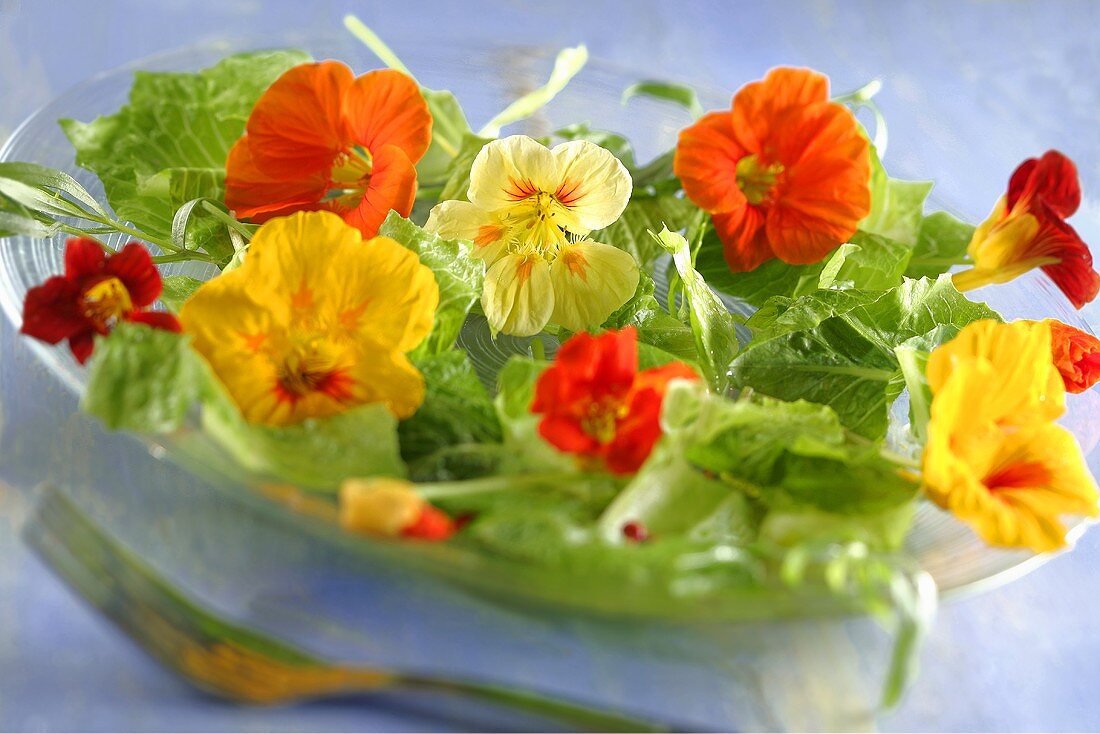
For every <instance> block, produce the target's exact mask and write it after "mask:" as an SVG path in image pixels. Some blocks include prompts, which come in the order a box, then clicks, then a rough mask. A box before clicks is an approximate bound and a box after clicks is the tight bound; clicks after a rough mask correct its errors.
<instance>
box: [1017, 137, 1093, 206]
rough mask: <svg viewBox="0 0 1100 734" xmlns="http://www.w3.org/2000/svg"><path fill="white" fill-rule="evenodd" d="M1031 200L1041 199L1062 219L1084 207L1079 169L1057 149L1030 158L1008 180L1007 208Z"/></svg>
mask: <svg viewBox="0 0 1100 734" xmlns="http://www.w3.org/2000/svg"><path fill="white" fill-rule="evenodd" d="M1028 197H1035V198H1037V199H1040V200H1041V201H1042V202H1043V203H1044V204H1046V205H1047V206H1048V207H1050V210H1051V211H1052V212H1054V214H1055V215H1056V216H1057V217H1059V218H1060V219H1065V218H1066V217H1069V216H1071V215H1072V214H1073V213H1074V212H1076V211H1077V208H1078V207H1079V206H1080V205H1081V184H1080V182H1079V181H1078V179H1077V166H1075V165H1074V164H1073V161H1071V160H1070V159H1069V158H1067V157H1066V156H1064V155H1062V154H1061V153H1059V152H1058V151H1056V150H1048V151H1047V152H1046V153H1044V154H1043V157H1042V158H1028V159H1027V160H1026V161H1024V162H1023V163H1021V164H1020V165H1019V166H1018V167H1017V168H1016V170H1015V171H1013V173H1012V178H1011V179H1009V182H1008V209H1009V210H1011V209H1012V208H1013V207H1014V206H1016V202H1017V201H1019V200H1020V199H1024V198H1028Z"/></svg>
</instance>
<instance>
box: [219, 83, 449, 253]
mask: <svg viewBox="0 0 1100 734" xmlns="http://www.w3.org/2000/svg"><path fill="white" fill-rule="evenodd" d="M245 130H246V132H245V135H244V136H242V137H241V139H240V140H238V141H237V142H236V144H235V145H234V146H233V148H232V150H230V151H229V159H228V161H227V162H226V180H225V203H226V206H228V207H229V208H230V209H232V210H234V211H235V212H236V214H237V216H238V217H241V218H242V219H251V220H252V221H254V222H266V221H267V220H268V219H271V218H272V217H277V216H283V215H286V214H290V213H292V212H297V211H312V210H320V209H324V210H329V211H334V212H336V213H337V214H339V215H340V216H341V217H343V218H344V221H346V222H347V223H348V224H350V225H352V226H353V227H356V228H357V229H358V230H359V231H360V232H361V233H362V234H363V236H364V237H373V236H374V235H376V234H377V233H378V227H379V225H381V224H382V221H383V220H384V219H385V218H386V215H387V214H389V212H390V210H391V209H392V210H394V211H396V212H397V213H398V214H401V215H402V216H408V215H409V212H411V211H412V206H413V200H414V198H415V197H416V163H417V161H419V160H420V159H421V157H423V155H424V153H425V151H427V149H428V145H429V143H430V142H431V131H432V116H431V114H430V113H429V112H428V105H427V103H426V102H425V101H424V97H423V96H422V95H421V94H420V88H419V87H418V86H417V84H416V82H415V81H413V80H412V79H411V78H409V77H408V76H407V75H405V74H402V73H401V72H399V71H394V70H392V69H382V70H379V71H371V72H368V73H366V74H363V75H362V76H360V77H353V76H352V72H351V70H350V69H348V67H347V66H345V65H344V64H342V63H340V62H338V61H322V62H320V63H316V64H302V65H300V66H295V67H294V68H292V69H289V70H288V71H286V72H285V73H284V74H283V75H282V76H281V77H279V78H278V79H276V80H275V82H274V83H273V84H272V85H271V86H270V87H269V88H268V89H267V91H266V92H264V93H263V95H262V96H261V97H260V99H259V100H258V101H257V102H256V106H255V107H253V108H252V113H251V114H250V115H249V117H248V124H247V126H246V128H245Z"/></svg>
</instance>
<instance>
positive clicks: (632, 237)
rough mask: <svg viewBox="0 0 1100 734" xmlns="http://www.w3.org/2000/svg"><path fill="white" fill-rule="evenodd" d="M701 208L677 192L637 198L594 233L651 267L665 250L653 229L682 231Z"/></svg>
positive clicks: (595, 237) (656, 230)
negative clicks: (614, 218)
mask: <svg viewBox="0 0 1100 734" xmlns="http://www.w3.org/2000/svg"><path fill="white" fill-rule="evenodd" d="M698 211H699V210H698V209H697V208H696V207H695V205H694V204H692V203H691V202H690V201H688V200H687V199H683V198H680V197H678V196H675V195H674V194H661V195H658V196H644V197H638V198H633V199H631V200H630V201H629V203H627V205H626V209H624V210H623V213H622V216H620V217H619V218H618V219H617V220H616V221H615V222H614V223H613V224H612V225H610V226H608V227H605V228H604V229H601V230H597V231H595V232H593V233H592V234H591V235H590V236H591V238H592V239H594V240H595V241H597V242H603V243H605V244H608V245H614V246H615V247H618V248H619V249H620V250H626V251H627V252H629V253H630V254H631V255H633V256H634V259H635V260H637V261H638V265H639V267H640V268H641V269H642V270H648V269H649V268H650V266H651V265H652V264H653V261H654V260H655V259H656V258H657V257H658V256H659V255H660V254H661V253H662V252H663V250H662V249H661V246H660V245H659V244H658V243H657V242H655V241H654V239H653V237H652V235H650V234H649V233H650V231H651V230H652V231H654V232H659V231H661V229H663V228H665V227H667V228H668V229H670V230H672V231H673V232H679V231H682V230H683V229H685V228H686V227H687V226H688V225H690V224H691V221H692V218H693V217H695V215H696V214H697V212H698Z"/></svg>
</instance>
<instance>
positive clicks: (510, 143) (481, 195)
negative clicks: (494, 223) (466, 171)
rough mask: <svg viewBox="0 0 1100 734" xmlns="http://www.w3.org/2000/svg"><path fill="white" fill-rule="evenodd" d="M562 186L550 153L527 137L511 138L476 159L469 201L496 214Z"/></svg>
mask: <svg viewBox="0 0 1100 734" xmlns="http://www.w3.org/2000/svg"><path fill="white" fill-rule="evenodd" d="M559 184H561V176H560V174H559V172H558V166H557V161H556V160H555V159H554V156H553V154H551V152H550V150H549V149H548V148H547V147H546V146H545V145H541V144H539V143H538V142H537V141H535V140H534V139H532V138H529V137H527V136H526V135H512V136H510V137H507V138H502V139H500V140H494V141H492V142H491V143H489V144H487V145H486V146H485V147H484V148H482V149H481V151H480V152H479V153H478V154H477V156H476V157H475V158H474V163H473V166H472V167H471V168H470V190H469V194H468V198H469V199H470V202H471V203H473V204H475V205H476V206H478V207H480V208H481V209H484V210H486V211H490V212H495V211H497V210H499V209H504V208H506V207H509V206H511V205H513V204H515V203H516V202H517V201H522V200H523V199H525V198H527V197H528V196H531V195H532V194H535V193H537V192H539V191H546V192H553V191H555V190H556V189H557V188H558V186H559Z"/></svg>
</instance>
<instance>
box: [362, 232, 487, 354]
mask: <svg viewBox="0 0 1100 734" xmlns="http://www.w3.org/2000/svg"><path fill="white" fill-rule="evenodd" d="M378 234H379V235H382V236H384V237H391V238H393V239H394V240H396V241H397V242H399V243H401V244H402V245H403V246H405V247H407V248H408V249H410V250H412V251H413V252H415V253H416V254H417V255H418V256H419V257H420V262H421V263H423V264H424V265H425V266H427V267H428V268H430V269H431V271H432V273H433V274H434V275H435V281H436V283H437V284H438V285H439V307H438V308H437V309H436V312H435V325H434V326H433V327H432V332H431V334H429V335H428V338H427V339H425V340H424V343H422V344H421V345H420V346H419V347H417V348H416V352H415V354H416V355H418V356H427V355H432V354H440V353H441V352H446V351H448V350H449V349H451V348H452V347H453V346H454V344H455V341H456V340H457V339H458V332H459V331H460V330H461V329H462V324H463V322H465V320H466V315H467V314H468V313H469V312H470V308H471V307H472V306H473V305H474V303H475V302H476V301H477V300H478V299H479V298H480V297H481V288H482V281H483V280H484V278H485V266H484V264H482V262H481V261H480V260H475V259H474V258H472V257H470V254H469V247H468V245H467V244H465V243H463V242H460V241H457V240H445V239H443V238H442V237H440V236H439V235H437V234H434V233H432V232H426V231H424V230H423V229H421V228H420V227H418V226H416V225H415V224H413V223H412V222H410V221H409V220H408V219H405V218H404V217H402V216H401V215H399V214H397V213H396V212H390V215H389V216H388V217H387V218H386V221H384V222H383V223H382V226H381V227H380V228H379V229H378Z"/></svg>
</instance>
